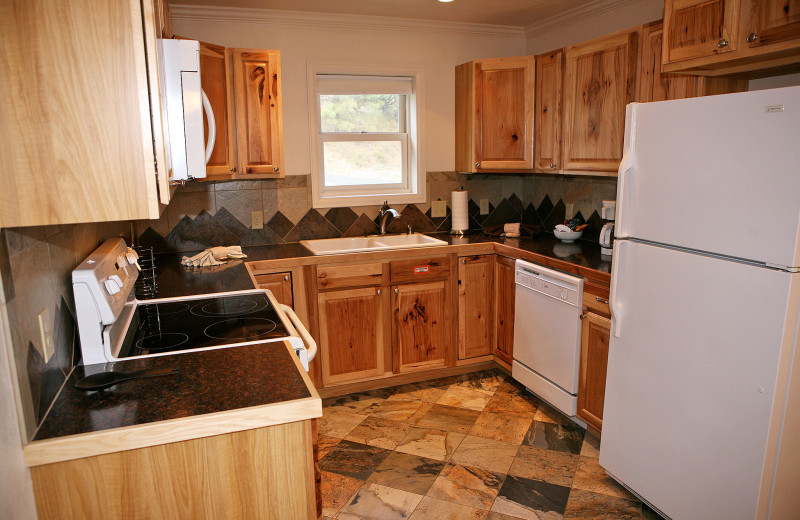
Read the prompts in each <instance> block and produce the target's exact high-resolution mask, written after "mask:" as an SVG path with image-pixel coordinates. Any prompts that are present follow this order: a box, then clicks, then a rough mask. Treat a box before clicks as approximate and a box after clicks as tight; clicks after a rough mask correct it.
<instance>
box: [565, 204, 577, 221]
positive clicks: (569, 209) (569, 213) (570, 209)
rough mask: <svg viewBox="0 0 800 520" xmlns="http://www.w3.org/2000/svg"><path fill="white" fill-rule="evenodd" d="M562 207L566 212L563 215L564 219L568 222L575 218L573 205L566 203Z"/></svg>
mask: <svg viewBox="0 0 800 520" xmlns="http://www.w3.org/2000/svg"><path fill="white" fill-rule="evenodd" d="M564 206H566V208H567V209H566V211H565V212H564V215H565V217H564V218H566V219H567V220H569V219H571V218H572V217H574V216H575V204H572V203H569V202H567V203H565V204H564Z"/></svg>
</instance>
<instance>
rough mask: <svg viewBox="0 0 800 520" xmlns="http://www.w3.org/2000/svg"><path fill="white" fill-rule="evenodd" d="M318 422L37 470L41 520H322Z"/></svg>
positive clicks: (33, 471) (33, 474)
mask: <svg viewBox="0 0 800 520" xmlns="http://www.w3.org/2000/svg"><path fill="white" fill-rule="evenodd" d="M313 443H314V438H313V432H312V428H311V420H310V419H309V420H305V421H297V422H292V423H288V424H280V425H276V426H268V427H264V428H256V429H252V430H245V431H240V432H235V433H229V434H225V435H216V436H212V437H204V438H200V439H192V440H188V441H181V442H174V443H170V444H162V445H158V446H152V447H148V448H139V449H133V450H127V451H120V452H117V453H110V454H106V455H97V456H93V457H85V458H80V459H75V460H69V461H64V462H56V463H53V464H45V465H42V466H34V467H32V468H31V479H32V481H33V491H34V496H35V499H36V509H37V512H38V517H39V518H40V519H41V520H46V519H51V518H52V519H60V520H71V519H75V520H79V519H80V520H92V519H97V520H106V519H109V518H114V519H122V520H124V519H139V518H198V519H204V518H208V519H211V518H265V519H274V520H283V519H286V518H293V519H306V520H311V519H313V518H317V514H316V500H315V490H314V489H315V485H314V460H313V452H312V447H313Z"/></svg>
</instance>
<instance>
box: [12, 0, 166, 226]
mask: <svg viewBox="0 0 800 520" xmlns="http://www.w3.org/2000/svg"><path fill="white" fill-rule="evenodd" d="M160 5H161V3H160V2H159V6H160ZM156 11H158V13H159V16H161V17H162V18H161V19H159V20H158V22H157V21H156ZM2 12H3V15H2V16H0V35H1V36H0V38H1V40H0V41H2V45H1V47H2V49H3V58H2V61H3V74H1V75H0V86H2V90H3V92H5V96H4V98H3V99H4V101H3V105H2V109H1V110H0V126H2V128H3V146H2V147H0V163H2V165H3V189H2V194H0V227H13V226H40V225H50V224H68V223H76V222H103V221H112V220H135V219H153V218H158V216H159V213H160V209H161V208H162V207H163V206H161V204H166V203H167V202H169V197H170V186H169V178H168V171H167V169H166V166H165V165H166V162H165V159H166V155H165V148H164V139H163V133H162V121H161V108H160V107H161V96H160V90H159V89H160V85H159V71H158V60H157V59H156V55H157V51H156V38H157V37H158V36H160V33H161V31H162V27H164V26H165V25H166V24H168V20H164V19H163V16H164V15H165V13H166V12H167V11H165V10H164V9H162V8H161V7H159V8H158V9H156V6H154V3H153V0H144V1H140V0H128V1H118V2H99V3H93V2H92V3H86V2H63V3H57V2H48V1H44V0H13V1H9V2H5V3H4V4H3V8H2ZM157 23H158V27H157V25H156V24H157ZM87 42H102V43H98V44H91V45H87ZM108 42H113V45H110V44H108ZM55 78H57V81H55V82H54V79H55Z"/></svg>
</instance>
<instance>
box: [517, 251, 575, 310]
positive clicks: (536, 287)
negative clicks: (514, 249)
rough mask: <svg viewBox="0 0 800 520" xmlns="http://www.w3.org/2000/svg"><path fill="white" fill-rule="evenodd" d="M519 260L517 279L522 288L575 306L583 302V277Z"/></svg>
mask: <svg viewBox="0 0 800 520" xmlns="http://www.w3.org/2000/svg"><path fill="white" fill-rule="evenodd" d="M521 262H522V261H520V260H518V261H517V265H516V269H515V281H516V283H517V285H518V286H520V287H518V290H519V289H520V288H525V289H528V290H531V291H535V292H538V293H541V294H544V295H547V296H550V297H551V298H555V299H556V300H561V301H563V302H564V303H568V304H570V305H574V306H580V305H581V304H582V296H583V294H582V293H583V279H582V278H578V277H576V276H570V275H568V274H564V273H561V272H558V271H554V270H552V269H547V268H544V267H541V266H538V265H536V264H531V263H528V262H524V263H521Z"/></svg>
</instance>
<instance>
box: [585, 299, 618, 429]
mask: <svg viewBox="0 0 800 520" xmlns="http://www.w3.org/2000/svg"><path fill="white" fill-rule="evenodd" d="M610 329H611V320H609V319H608V318H604V317H602V316H599V315H597V314H594V313H592V312H588V313H586V314H585V315H584V319H583V323H582V329H581V366H580V376H579V379H578V413H577V415H578V417H579V418H581V419H583V420H584V421H586V424H588V425H590V426H592V427H594V428H596V429H598V430H601V429H602V427H603V402H604V400H605V395H606V368H607V367H608V340H609V330H610Z"/></svg>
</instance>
